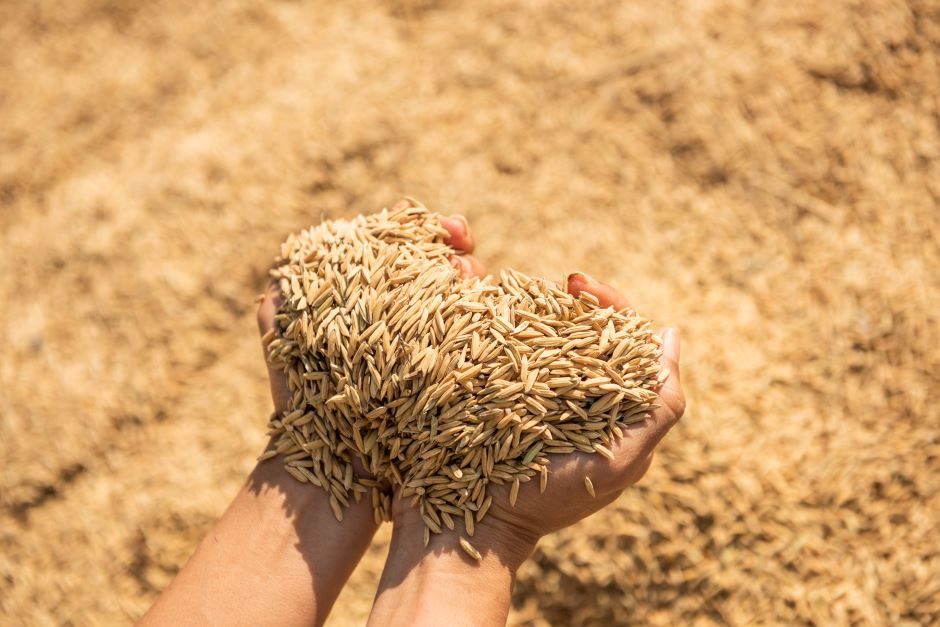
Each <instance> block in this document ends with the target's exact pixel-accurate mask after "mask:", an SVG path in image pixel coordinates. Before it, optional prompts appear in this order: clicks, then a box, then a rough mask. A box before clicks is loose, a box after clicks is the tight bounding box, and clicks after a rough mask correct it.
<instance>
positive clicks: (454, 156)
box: [0, 0, 940, 627]
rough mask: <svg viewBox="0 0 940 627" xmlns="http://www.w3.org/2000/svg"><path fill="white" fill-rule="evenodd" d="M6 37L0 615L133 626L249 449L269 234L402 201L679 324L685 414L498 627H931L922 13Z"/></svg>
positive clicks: (937, 138)
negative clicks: (639, 475)
mask: <svg viewBox="0 0 940 627" xmlns="http://www.w3.org/2000/svg"><path fill="white" fill-rule="evenodd" d="M0 45H2V49H3V50H4V51H8V54H6V55H5V56H4V58H3V61H2V62H0V302H3V304H4V306H3V307H2V308H0V460H2V462H3V472H0V623H2V624H4V625H6V624H13V625H20V624H30V625H66V624H74V625H79V626H81V625H123V624H129V623H132V622H133V621H134V620H136V619H137V618H138V617H139V616H141V614H143V612H144V611H145V610H146V609H147V607H148V606H149V605H150V604H151V603H153V601H154V599H155V598H156V596H157V594H159V593H160V591H161V590H163V589H164V588H165V587H166V585H168V583H169V581H170V580H171V578H172V577H173V575H174V574H175V572H176V571H177V569H178V568H180V566H181V565H182V564H183V563H184V562H185V561H186V559H187V558H188V557H189V555H190V554H191V553H192V551H193V550H194V548H195V547H196V545H197V544H198V542H199V541H200V540H201V539H202V538H204V537H205V535H206V534H207V533H208V531H209V530H210V529H211V527H212V525H213V524H214V522H215V520H216V519H217V518H218V517H219V516H220V515H221V513H222V512H223V511H224V510H225V507H226V506H227V505H228V503H229V502H230V501H231V498H232V496H233V495H234V494H235V493H236V492H237V491H238V490H239V489H240V487H241V486H242V484H243V482H244V480H245V476H246V475H247V474H248V473H249V472H250V471H251V470H252V468H253V467H254V466H255V464H256V462H255V458H256V457H257V455H258V453H259V452H260V451H259V450H258V449H259V446H258V444H259V442H261V441H262V439H263V437H264V426H265V418H266V416H268V415H269V413H270V411H271V394H270V389H269V386H268V380H267V375H266V371H265V367H264V364H263V362H262V360H261V354H260V351H259V347H258V337H257V334H256V326H255V320H254V313H255V312H254V310H253V308H252V307H251V305H250V303H251V298H252V296H253V295H254V294H256V293H257V292H258V290H260V289H262V288H263V286H264V285H265V283H266V281H267V273H268V270H269V269H270V267H271V258H272V255H273V253H274V251H273V250H272V246H271V244H272V243H273V242H280V241H282V240H283V239H284V238H285V237H286V236H287V234H288V233H290V232H294V231H296V230H298V229H299V228H302V227H304V226H306V225H309V224H312V223H317V222H319V221H320V219H321V217H323V218H326V219H336V218H350V217H352V216H354V215H355V214H357V213H359V212H362V211H367V212H368V211H371V210H374V209H375V208H378V207H381V206H383V204H382V203H385V202H388V201H389V200H390V199H392V198H397V197H398V196H400V195H401V194H403V193H407V192H410V193H414V194H418V195H419V197H420V198H422V199H423V200H425V202H426V203H427V205H428V206H429V207H433V208H447V209H448V211H455V212H460V213H462V214H464V215H466V216H467V218H468V220H469V222H470V224H471V225H472V226H473V230H474V232H475V234H476V235H477V236H478V237H477V242H476V250H475V252H474V254H475V255H476V256H478V257H479V258H480V259H481V260H482V261H483V262H485V263H486V264H487V266H489V267H491V268H493V269H499V268H502V267H512V268H517V269H519V270H523V271H526V272H530V273H535V272H538V273H545V274H546V275H547V276H559V275H561V273H562V272H564V271H565V270H571V269H578V270H583V271H585V272H587V273H589V274H591V275H593V276H596V277H598V278H600V279H603V280H605V281H607V282H609V283H611V284H612V285H615V286H617V287H618V288H620V289H621V290H622V291H623V292H624V294H625V295H626V296H627V297H628V299H629V300H630V302H631V303H632V304H633V305H634V306H636V307H637V308H638V310H639V311H641V312H644V313H645V314H648V315H649V316H650V317H652V318H654V319H655V320H657V321H658V322H662V323H663V324H668V325H670V326H672V325H674V326H677V327H679V328H680V329H681V330H682V337H683V347H682V351H683V352H682V369H683V372H682V375H683V385H684V387H685V390H686V394H687V396H688V400H689V408H688V411H687V413H686V415H685V417H684V418H683V419H682V421H681V423H680V424H679V425H678V426H677V427H676V428H675V429H674V430H673V431H672V432H671V433H670V435H669V436H667V437H666V438H665V440H664V441H663V442H662V444H661V445H660V447H659V450H658V452H657V456H656V460H655V462H654V465H653V467H652V469H651V470H650V472H649V473H647V475H646V477H645V478H644V479H643V481H641V482H640V483H639V484H638V485H637V486H635V487H634V488H632V489H630V490H628V491H627V492H626V493H625V494H624V495H623V496H621V497H620V498H619V499H618V500H617V501H616V502H615V503H612V504H611V505H610V506H608V507H606V508H604V509H603V510H602V511H601V512H599V513H598V514H596V515H594V516H591V517H590V518H588V519H587V520H584V521H582V522H580V523H578V524H577V525H575V526H573V527H571V528H569V529H565V530H562V531H559V532H557V533H554V534H552V535H550V536H548V537H546V538H544V539H543V540H542V541H541V542H540V543H539V546H538V548H537V550H536V552H535V554H534V555H533V557H532V559H530V560H529V561H527V562H526V564H525V565H523V567H522V569H521V570H520V572H519V577H518V581H517V585H516V588H515V591H514V596H513V609H512V612H511V615H510V619H509V624H511V625H514V626H519V627H548V626H550V625H584V626H587V627H607V626H609V625H662V626H671V625H676V624H692V625H712V624H722V625H750V624H754V623H775V624H787V625H790V624H793V625H808V624H816V625H827V626H828V625H903V624H912V625H917V624H931V623H936V622H937V619H936V617H937V616H940V580H938V578H937V577H936V573H937V572H940V551H938V550H937V521H938V520H940V482H938V481H937V477H938V476H940V273H938V272H937V270H936V269H937V268H938V267H940V245H938V242H940V211H938V209H937V208H938V205H940V123H938V121H940V10H938V2H937V0H866V1H865V2H859V1H858V0H831V1H828V2H818V1H817V0H793V1H792V2H754V1H753V0H703V1H702V2H694V3H690V2H682V1H680V0H666V1H646V2H612V1H610V0H584V1H582V2H578V3H572V2H570V1H568V0H542V1H540V2H531V3H525V4H524V5H522V4H520V3H519V2H515V1H512V0H475V1H474V2H443V1H431V0H369V1H368V2H366V1H364V0H349V1H348V2H268V3H246V2H244V1H243V0H186V2H179V1H176V0H157V1H156V2H127V1H124V0H71V1H70V2H61V1H57V0H33V1H31V2H0ZM637 277H643V279H642V280H637ZM53 447H54V452H53V454H50V453H49V451H50V450H51V449H52V448H53ZM270 463H278V462H270ZM524 487H532V485H531V484H529V485H527V486H524ZM520 498H521V497H520ZM390 535H391V533H390V526H389V525H383V526H382V527H380V529H379V531H378V532H377V534H376V537H375V539H374V542H373V544H372V546H371V548H370V549H369V550H368V552H367V553H366V555H365V557H364V558H363V560H362V562H361V564H360V566H359V568H358V569H357V571H356V572H355V573H354V575H353V576H352V578H351V579H350V581H349V583H348V584H347V586H346V588H345V589H344V591H343V593H342V595H341V597H340V598H339V599H338V601H337V603H336V605H335V607H334V609H333V612H332V613H331V617H330V621H329V624H330V625H331V627H346V626H347V625H349V626H360V625H363V624H365V622H366V619H367V617H368V614H369V610H370V608H371V606H372V600H373V598H374V596H375V589H376V583H377V582H378V580H379V577H380V573H381V571H382V568H383V565H384V564H385V558H386V555H387V553H388V547H389V538H390ZM479 535H480V531H477V537H478V536H479ZM470 540H471V541H473V540H474V538H470Z"/></svg>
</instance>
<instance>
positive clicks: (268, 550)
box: [140, 201, 685, 626]
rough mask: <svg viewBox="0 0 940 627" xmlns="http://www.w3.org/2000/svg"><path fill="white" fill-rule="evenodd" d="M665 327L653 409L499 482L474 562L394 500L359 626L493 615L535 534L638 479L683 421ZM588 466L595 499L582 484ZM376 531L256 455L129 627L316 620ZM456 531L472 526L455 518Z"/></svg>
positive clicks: (620, 302) (570, 282) (367, 512)
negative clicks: (595, 446)
mask: <svg viewBox="0 0 940 627" xmlns="http://www.w3.org/2000/svg"><path fill="white" fill-rule="evenodd" d="M402 202H407V201H402ZM442 225H443V226H444V228H446V229H447V231H448V233H449V234H450V237H449V239H448V240H447V241H448V244H450V245H451V246H452V247H453V248H454V249H455V251H456V252H457V254H456V255H455V256H454V257H452V259H451V263H452V264H454V266H455V267H456V268H458V269H459V270H460V271H461V273H462V274H463V275H464V276H468V277H469V276H473V275H476V276H483V275H484V274H485V269H484V267H483V265H482V264H481V263H480V262H479V260H477V259H476V258H475V257H474V256H473V255H472V253H473V249H474V242H473V237H472V235H471V233H470V229H469V227H468V225H467V221H466V219H464V218H463V217H462V216H452V217H449V218H444V219H443V220H442ZM566 283H567V289H568V291H569V292H571V293H572V294H578V293H580V291H582V290H586V291H588V292H590V293H592V294H594V295H595V296H597V298H598V300H600V302H601V305H602V306H611V307H615V308H618V309H619V308H623V307H626V306H628V305H627V302H626V300H624V298H623V297H622V296H621V295H620V294H619V293H617V291H616V290H614V289H613V288H611V287H610V286H608V285H606V284H603V283H600V282H598V281H595V280H593V279H591V278H590V277H587V276H586V275H584V274H580V273H576V274H573V275H570V276H569V277H568V279H567V281H566ZM278 305H279V300H278V294H277V291H276V290H275V289H273V288H272V289H269V290H268V291H267V293H266V294H265V297H264V300H263V301H262V303H261V305H260V307H259V310H258V327H259V330H260V332H261V335H262V336H264V334H265V333H267V331H268V330H269V329H271V328H272V326H273V320H274V314H275V313H276V311H277V308H278ZM662 336H663V339H664V342H665V345H664V355H663V364H664V365H665V366H667V367H668V368H669V369H670V372H671V375H670V377H669V378H668V379H667V380H666V382H665V384H664V386H663V388H662V389H661V390H660V396H661V403H662V405H663V406H662V407H661V408H660V409H658V410H657V411H656V412H654V413H653V415H652V417H651V418H650V419H648V420H646V421H645V422H643V423H638V424H636V425H632V426H631V428H630V429H629V430H628V431H627V432H626V433H625V434H624V437H623V438H621V439H620V440H619V441H618V442H616V444H615V445H614V446H613V447H612V451H613V453H614V455H615V459H614V460H613V461H608V460H606V459H605V458H603V457H601V456H599V455H582V454H572V455H564V456H555V457H554V459H552V461H551V465H550V472H551V475H550V479H549V482H548V488H547V490H546V492H545V493H544V494H539V490H538V481H537V480H536V481H532V482H528V483H525V484H523V485H522V486H521V489H520V491H519V496H518V499H517V502H516V505H515V507H511V506H510V505H509V498H508V486H496V487H495V489H494V490H493V497H494V498H493V505H492V507H491V508H490V511H489V513H488V514H487V516H486V518H485V519H484V520H483V521H482V522H481V523H478V524H477V526H476V530H475V533H474V535H473V537H472V538H471V540H472V543H473V545H474V546H475V547H476V548H477V550H479V551H480V553H481V554H482V557H483V559H482V560H481V561H479V562H477V561H475V560H472V559H470V558H469V557H468V556H467V555H466V554H465V553H464V552H463V551H462V550H460V549H459V548H458V547H457V535H456V534H455V533H445V534H441V535H434V536H433V537H432V539H431V542H430V544H429V545H428V546H427V547H425V546H424V543H423V532H424V526H423V522H422V521H421V518H420V515H419V514H418V513H417V511H416V510H413V509H411V508H410V507H409V506H408V504H407V503H403V502H401V501H400V500H398V499H395V500H394V501H393V512H392V517H393V532H392V542H391V546H390V548H389V555H388V559H387V561H386V564H385V569H384V570H383V573H382V578H381V581H380V584H379V588H378V592H377V594H376V599H375V604H374V606H373V609H372V614H371V616H370V618H369V624H371V625H388V624H407V625H440V624H448V625H451V626H454V625H502V624H504V623H505V621H506V617H507V615H508V611H509V601H510V596H511V592H512V585H513V583H514V581H515V576H516V571H517V570H518V568H519V566H520V565H521V564H522V563H523V562H524V561H525V560H526V559H527V558H528V557H529V555H531V553H532V551H534V549H535V546H536V544H537V542H538V540H539V538H541V537H542V536H544V535H545V534H547V533H551V532H552V531H555V530H558V529H561V528H563V527H566V526H568V525H571V524H573V523H575V522H577V521H579V520H581V519H582V518H584V517H586V516H589V515H590V514H592V513H594V512H595V511H597V510H599V509H600V508H602V507H604V506H605V505H607V504H609V503H610V502H612V501H613V500H615V499H616V498H617V496H618V495H619V494H620V493H621V492H622V491H623V490H624V489H626V488H627V487H629V486H630V485H632V484H633V483H635V482H636V481H638V480H639V479H640V478H641V477H642V476H643V474H644V473H645V472H646V471H647V469H648V468H649V466H650V463H651V461H652V454H653V449H654V448H655V446H656V444H657V443H658V442H659V441H660V440H661V439H662V437H663V436H664V435H665V434H666V432H667V431H668V430H669V429H670V428H671V427H672V426H673V425H675V424H676V422H677V421H678V420H679V418H680V417H681V416H682V413H683V411H684V408H685V400H684V397H683V395H682V390H681V386H680V384H679V367H678V361H679V334H678V331H676V330H673V329H669V330H666V331H665V332H664V333H663V334H662ZM268 375H269V379H270V383H271V396H272V399H273V401H274V407H275V410H276V411H278V412H283V411H284V409H285V408H286V406H287V399H288V397H289V391H288V387H287V383H286V379H285V377H284V374H283V373H282V372H281V371H280V370H277V369H274V370H272V369H270V368H269V369H268ZM586 475H587V476H590V477H591V479H592V481H593V483H594V486H595V490H596V493H597V497H596V498H593V497H591V496H590V495H589V494H588V493H587V492H586V490H585V489H584V483H583V479H584V477H585V476H586ZM375 530H376V526H375V523H374V522H373V518H372V511H371V507H370V505H369V504H368V502H367V501H366V500H363V501H362V502H360V503H352V504H351V505H350V507H349V508H347V509H346V510H345V511H344V516H343V522H342V524H340V523H338V522H337V521H336V519H335V518H334V517H333V513H332V510H331V509H330V505H329V500H328V496H327V495H326V493H325V492H324V491H322V490H314V489H310V486H306V485H303V484H301V483H299V482H297V481H296V480H294V479H293V478H292V477H290V476H289V475H288V474H287V473H286V471H285V470H284V468H283V465H282V464H281V462H280V461H279V460H278V459H277V458H275V459H273V460H269V461H266V462H261V463H259V464H258V465H257V467H256V468H255V469H254V471H253V472H252V473H251V474H250V475H249V477H248V480H247V482H246V483H245V485H244V487H243V488H242V489H241V490H240V491H239V493H238V495H237V496H236V497H235V499H234V501H233V502H232V504H231V505H230V506H229V508H228V509H227V510H226V512H225V513H224V514H223V516H222V518H221V519H220V520H219V521H218V523H217V524H216V525H215V527H214V528H213V529H212V530H211V531H210V533H209V534H208V536H207V537H206V538H205V539H204V540H203V541H202V543H201V544H200V545H199V547H198V548H197V549H196V552H195V553H194V554H193V556H192V557H191V558H190V559H189V561H188V562H187V563H186V565H185V566H184V567H183V569H182V570H181V571H180V573H179V574H178V575H177V577H176V578H175V579H174V581H173V582H172V583H171V584H170V586H169V587H168V588H167V589H166V590H165V591H164V592H163V594H162V595H161V596H160V598H159V599H158V600H157V602H156V604H155V605H154V606H153V607H152V608H151V609H150V611H149V612H147V614H146V615H145V616H144V617H143V618H142V619H141V621H140V624H141V625H170V624H171V625H190V624H193V625H195V624H199V625H204V624H213V625H215V624H218V625H322V624H323V622H324V621H325V620H326V617H327V615H328V614H329V611H330V608H331V607H332V605H333V603H334V602H335V600H336V597H337V596H338V595H339V593H340V591H341V590H342V588H343V586H344V585H345V583H346V581H347V580H348V578H349V575H350V574H351V573H352V571H353V569H354V568H355V566H356V564H357V563H358V562H359V560H360V559H361V557H362V555H363V553H364V552H365V550H366V548H367V547H368V546H369V543H370V542H371V541H372V536H373V535H374V533H375ZM457 532H459V533H461V534H462V535H464V536H465V537H467V536H468V535H469V534H467V533H466V532H465V530H464V529H463V527H462V522H458V528H457Z"/></svg>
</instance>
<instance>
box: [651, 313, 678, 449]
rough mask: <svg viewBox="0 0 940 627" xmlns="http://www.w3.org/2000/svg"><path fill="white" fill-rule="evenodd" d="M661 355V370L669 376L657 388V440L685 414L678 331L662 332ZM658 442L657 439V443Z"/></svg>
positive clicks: (655, 412) (654, 413)
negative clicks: (665, 370) (666, 369)
mask: <svg viewBox="0 0 940 627" xmlns="http://www.w3.org/2000/svg"><path fill="white" fill-rule="evenodd" d="M662 338H663V354H662V357H660V359H659V365H660V367H661V368H668V369H669V374H668V376H667V377H666V380H665V381H664V382H663V384H662V385H661V386H660V388H659V402H660V407H659V408H658V409H657V410H656V411H654V412H653V416H652V417H653V420H654V421H656V423H657V426H658V430H659V431H661V434H660V435H659V438H662V436H664V435H666V432H667V431H669V429H671V428H672V427H673V425H675V424H676V423H677V422H678V421H679V419H680V418H681V417H682V414H684V413H685V394H683V392H682V377H681V375H680V374H679V351H680V348H681V336H680V334H679V329H675V328H671V329H666V330H665V331H663V332H662ZM658 441H659V440H658V439H657V442H658Z"/></svg>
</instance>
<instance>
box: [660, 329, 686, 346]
mask: <svg viewBox="0 0 940 627" xmlns="http://www.w3.org/2000/svg"><path fill="white" fill-rule="evenodd" d="M681 339H682V335H681V334H680V333H679V329H678V328H676V327H669V328H668V329H666V332H665V333H663V342H669V343H670V344H675V346H676V347H677V348H678V347H679V342H680V341H681Z"/></svg>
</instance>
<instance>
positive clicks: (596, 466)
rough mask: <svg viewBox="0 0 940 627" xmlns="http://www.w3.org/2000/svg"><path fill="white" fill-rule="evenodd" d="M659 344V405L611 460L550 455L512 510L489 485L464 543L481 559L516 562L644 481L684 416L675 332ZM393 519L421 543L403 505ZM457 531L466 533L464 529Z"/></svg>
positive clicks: (608, 295)
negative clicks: (501, 557) (494, 556)
mask: <svg viewBox="0 0 940 627" xmlns="http://www.w3.org/2000/svg"><path fill="white" fill-rule="evenodd" d="M567 290H568V292H570V293H571V294H573V295H575V296H577V295H578V294H580V293H581V292H582V291H585V292H588V293H590V294H593V295H594V296H596V297H597V299H598V301H599V303H600V305H601V306H602V307H613V308H614V309H623V308H625V307H629V303H628V302H627V301H626V299H625V298H624V297H623V296H622V295H621V294H620V293H618V292H617V291H616V290H615V289H613V288H612V287H610V286H609V285H606V284H604V283H600V282H598V281H596V280H594V279H591V278H590V277H587V276H585V275H583V274H572V275H570V276H569V277H568V279H567ZM662 338H663V354H662V358H661V362H660V363H661V365H662V366H663V367H664V368H668V369H669V376H668V377H667V379H666V380H665V381H664V383H663V384H662V386H661V387H660V388H659V390H658V393H659V401H658V403H659V405H660V406H659V407H658V408H657V409H656V410H654V411H653V412H652V413H651V414H650V416H649V417H648V418H647V419H646V420H644V421H642V422H637V423H633V424H631V425H629V426H627V427H626V428H625V429H623V437H621V438H618V439H615V440H614V441H613V442H612V443H611V446H610V449H611V451H612V453H613V459H607V458H605V457H603V456H601V455H597V454H585V453H571V454H567V455H549V456H548V457H549V460H550V461H549V465H548V473H549V474H548V477H549V478H548V483H547V486H546V488H545V491H544V493H542V492H540V485H539V484H540V482H539V479H538V476H536V477H535V478H533V479H532V480H530V481H527V482H525V483H523V484H522V485H521V486H520V489H519V494H518V497H517V499H516V503H515V505H514V506H513V505H510V502H509V486H508V485H500V486H497V485H491V489H492V495H493V503H492V506H491V507H490V509H489V511H488V512H487V514H486V516H485V517H484V519H483V520H482V521H480V522H479V523H478V524H477V525H475V527H476V528H475V530H474V537H473V538H470V539H471V542H472V543H473V544H474V545H475V546H476V548H477V549H478V550H480V552H481V553H484V554H485V552H486V551H487V550H495V551H497V552H498V551H500V550H504V549H509V550H510V551H515V552H516V554H515V555H512V556H510V557H509V558H508V559H510V561H516V562H520V561H521V560H522V559H525V557H527V554H519V552H522V553H527V552H531V550H532V549H534V547H535V543H536V542H537V541H538V539H539V538H541V537H542V536H544V535H545V534H548V533H551V532H553V531H556V530H558V529H562V528H564V527H567V526H569V525H572V524H574V523H576V522H578V521H579V520H581V519H583V518H586V517H587V516H590V515H591V514H593V513H594V512H596V511H598V510H599V509H601V508H602V507H604V506H606V505H608V504H610V503H611V502H613V501H614V500H615V499H616V498H617V497H618V496H619V495H620V494H621V493H622V492H623V491H624V490H625V489H626V488H628V487H629V486H631V485H633V484H634V483H636V482H637V481H639V480H640V478H641V477H643V475H644V474H645V473H646V471H647V470H648V469H649V467H650V464H651V462H652V457H653V450H654V449H655V448H656V445H657V444H658V443H659V442H660V440H662V438H663V436H665V435H666V433H667V432H668V431H669V430H670V429H671V428H672V427H673V426H674V425H675V424H676V423H677V422H678V421H679V419H680V418H681V417H682V414H683V412H684V411H685V396H684V395H683V393H682V386H681V383H680V376H679V331H678V330H677V329H665V330H664V331H663V332H662ZM585 477H587V478H589V479H590V482H591V484H592V485H591V487H592V488H593V491H594V494H591V493H590V492H589V490H588V487H587V486H586V485H585ZM393 521H394V523H395V525H396V528H398V530H400V532H401V533H404V534H407V535H409V536H413V537H414V540H411V541H409V542H412V541H413V542H416V543H420V542H422V540H421V539H420V538H421V535H423V521H422V520H421V516H420V514H419V512H418V511H417V510H416V509H415V508H412V507H411V506H410V504H409V502H407V500H406V501H402V500H401V499H395V501H394V502H393ZM459 530H461V529H459ZM462 531H464V532H466V530H465V529H462ZM444 535H445V536H446V535H447V534H446V533H445V534H444ZM464 535H468V534H466V533H464ZM447 542H449V543H453V542H454V540H453V538H442V537H441V536H434V537H433V539H432V544H441V543H447ZM431 548H432V549H433V548H434V547H433V546H432V547H431Z"/></svg>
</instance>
